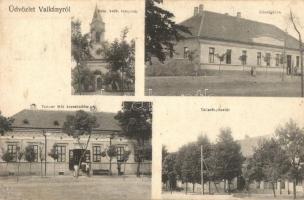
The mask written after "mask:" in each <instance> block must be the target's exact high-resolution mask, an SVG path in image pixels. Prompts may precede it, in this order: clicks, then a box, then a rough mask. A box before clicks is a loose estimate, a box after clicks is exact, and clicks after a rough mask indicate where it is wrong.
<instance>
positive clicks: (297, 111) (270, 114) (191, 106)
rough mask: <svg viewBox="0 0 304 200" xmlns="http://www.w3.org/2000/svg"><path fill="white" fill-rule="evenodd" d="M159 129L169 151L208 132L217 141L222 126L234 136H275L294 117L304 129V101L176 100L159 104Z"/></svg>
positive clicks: (288, 99)
mask: <svg viewBox="0 0 304 200" xmlns="http://www.w3.org/2000/svg"><path fill="white" fill-rule="evenodd" d="M219 107H221V108H228V109H229V112H205V111H204V112H203V111H201V108H215V109H216V108H219ZM155 109H156V110H157V114H155V115H154V116H155V119H154V122H155V130H154V131H155V132H156V134H159V137H160V138H159V140H160V141H162V142H163V145H165V146H167V148H168V150H169V151H171V152H172V151H176V150H178V148H179V147H181V146H182V145H184V144H187V143H189V142H192V141H196V139H197V137H198V136H199V135H202V134H206V135H207V136H208V138H209V139H210V140H211V141H213V142H214V141H216V138H217V135H218V134H219V131H220V129H221V128H225V127H230V128H231V130H232V136H233V137H234V139H244V138H245V135H248V136H250V137H256V136H263V135H272V134H273V133H274V131H275V129H276V128H277V127H278V126H279V125H284V124H285V123H286V122H288V121H289V120H290V119H293V120H294V121H296V122H297V123H298V124H299V125H300V126H301V127H303V128H304V112H303V111H304V101H303V100H299V99H295V98H294V99H290V98H275V99H273V98H254V97H251V98H217V99H213V98H210V99H208V98H207V99H199V98H190V99H189V100H183V101H174V100H169V99H168V100H166V101H165V100H162V101H161V103H160V102H159V103H158V104H156V105H155Z"/></svg>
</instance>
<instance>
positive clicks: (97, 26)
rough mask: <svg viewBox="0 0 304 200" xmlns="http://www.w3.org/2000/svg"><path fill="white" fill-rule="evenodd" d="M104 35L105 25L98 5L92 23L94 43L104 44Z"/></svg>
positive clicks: (92, 39)
mask: <svg viewBox="0 0 304 200" xmlns="http://www.w3.org/2000/svg"><path fill="white" fill-rule="evenodd" d="M104 33H105V23H104V22H103V20H102V18H101V16H100V14H99V12H98V8H97V5H96V7H95V11H94V15H93V19H92V22H91V41H92V42H93V43H97V44H98V43H100V44H101V43H102V42H104Z"/></svg>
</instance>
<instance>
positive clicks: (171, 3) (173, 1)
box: [161, 0, 304, 37]
mask: <svg viewBox="0 0 304 200" xmlns="http://www.w3.org/2000/svg"><path fill="white" fill-rule="evenodd" d="M185 2H187V3H185ZM199 4H203V5H204V10H208V11H212V12H217V13H222V14H225V13H228V14H229V15H231V16H236V14H237V12H241V15H242V18H245V19H251V20H255V21H260V22H264V23H269V24H273V25H276V26H277V27H279V28H281V29H282V30H285V29H286V28H287V32H288V33H289V34H291V35H292V36H294V37H298V35H297V34H296V32H295V31H294V30H293V27H292V25H291V23H290V22H289V20H288V16H289V10H290V9H291V10H292V11H293V12H294V13H295V16H297V18H298V22H300V23H301V24H302V26H301V27H299V28H300V30H301V32H302V34H304V26H303V24H304V12H303V9H304V1H300V0H268V1H265V0H254V1H253V0H247V1H243V0H212V1H210V0H187V1H185V0H164V3H163V5H161V7H163V8H165V9H166V10H169V11H171V12H172V13H174V15H175V20H176V22H182V21H184V20H186V19H187V18H189V17H191V16H193V9H194V7H196V6H198V5H199ZM265 11H274V12H273V13H274V14H265ZM266 13H267V12H266ZM300 19H301V20H300Z"/></svg>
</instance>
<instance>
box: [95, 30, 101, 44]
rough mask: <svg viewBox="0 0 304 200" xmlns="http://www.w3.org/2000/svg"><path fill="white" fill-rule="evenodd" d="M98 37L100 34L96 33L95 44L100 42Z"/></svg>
mask: <svg viewBox="0 0 304 200" xmlns="http://www.w3.org/2000/svg"><path fill="white" fill-rule="evenodd" d="M100 36H101V33H100V32H96V42H100Z"/></svg>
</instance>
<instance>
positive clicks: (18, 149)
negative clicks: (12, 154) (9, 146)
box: [16, 146, 24, 182]
mask: <svg viewBox="0 0 304 200" xmlns="http://www.w3.org/2000/svg"><path fill="white" fill-rule="evenodd" d="M16 153H17V161H18V173H17V182H18V181H19V173H20V163H21V159H22V158H23V156H24V150H23V149H22V146H17V147H16Z"/></svg>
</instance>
